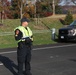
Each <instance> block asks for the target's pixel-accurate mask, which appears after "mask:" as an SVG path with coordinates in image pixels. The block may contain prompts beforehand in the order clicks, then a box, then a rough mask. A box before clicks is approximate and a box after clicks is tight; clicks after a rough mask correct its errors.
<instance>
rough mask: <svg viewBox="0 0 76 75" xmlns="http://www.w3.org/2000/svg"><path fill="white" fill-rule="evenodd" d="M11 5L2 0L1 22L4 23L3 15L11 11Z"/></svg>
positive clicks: (0, 6)
mask: <svg viewBox="0 0 76 75" xmlns="http://www.w3.org/2000/svg"><path fill="white" fill-rule="evenodd" d="M9 7H10V3H9V1H8V0H0V13H1V22H2V23H3V15H6V12H8V11H9Z"/></svg>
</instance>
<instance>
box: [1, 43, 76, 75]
mask: <svg viewBox="0 0 76 75" xmlns="http://www.w3.org/2000/svg"><path fill="white" fill-rule="evenodd" d="M16 57H17V55H16V48H11V49H0V75H17V58H16ZM31 69H32V75H76V44H75V43H70V44H68V43H59V44H52V45H43V46H34V47H33V50H32V60H31Z"/></svg>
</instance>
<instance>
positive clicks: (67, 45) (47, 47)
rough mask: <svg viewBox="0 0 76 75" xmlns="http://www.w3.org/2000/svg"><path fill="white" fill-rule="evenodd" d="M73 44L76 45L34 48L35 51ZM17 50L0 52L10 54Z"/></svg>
mask: <svg viewBox="0 0 76 75" xmlns="http://www.w3.org/2000/svg"><path fill="white" fill-rule="evenodd" d="M71 46H76V44H70V45H62V46H53V47H42V48H35V49H33V51H37V50H45V49H53V48H61V47H71ZM15 52H17V51H8V52H0V54H10V53H15Z"/></svg>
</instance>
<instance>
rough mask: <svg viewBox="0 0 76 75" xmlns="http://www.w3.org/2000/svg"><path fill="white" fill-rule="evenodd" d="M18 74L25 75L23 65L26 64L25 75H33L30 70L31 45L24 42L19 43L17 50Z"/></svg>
mask: <svg viewBox="0 0 76 75" xmlns="http://www.w3.org/2000/svg"><path fill="white" fill-rule="evenodd" d="M17 60H18V74H19V75H23V65H24V64H25V75H32V74H31V72H30V70H31V66H30V61H31V45H29V44H25V43H24V42H20V43H18V49H17Z"/></svg>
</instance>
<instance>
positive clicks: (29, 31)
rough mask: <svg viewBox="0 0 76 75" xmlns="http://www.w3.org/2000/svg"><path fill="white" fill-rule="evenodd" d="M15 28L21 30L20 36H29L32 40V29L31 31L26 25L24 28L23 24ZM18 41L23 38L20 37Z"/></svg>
mask: <svg viewBox="0 0 76 75" xmlns="http://www.w3.org/2000/svg"><path fill="white" fill-rule="evenodd" d="M16 29H19V30H20V31H21V32H22V35H23V36H22V38H27V37H29V38H30V39H31V40H32V41H33V38H31V36H32V35H33V34H32V31H31V29H30V28H29V27H27V29H26V28H25V27H23V26H18V27H17V28H15V30H16ZM20 41H24V40H22V39H20V40H19V41H18V42H20Z"/></svg>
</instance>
